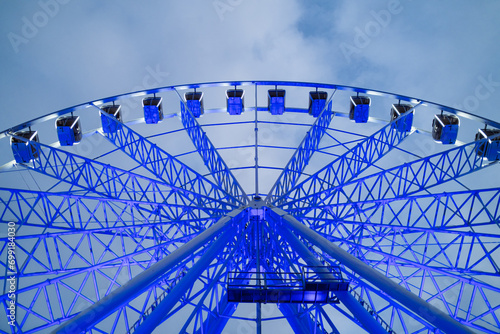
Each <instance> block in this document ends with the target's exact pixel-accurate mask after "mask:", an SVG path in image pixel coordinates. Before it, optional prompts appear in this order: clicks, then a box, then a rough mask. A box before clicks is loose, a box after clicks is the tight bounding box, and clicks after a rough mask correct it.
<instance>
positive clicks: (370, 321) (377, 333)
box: [280, 226, 387, 334]
mask: <svg viewBox="0 0 500 334" xmlns="http://www.w3.org/2000/svg"><path fill="white" fill-rule="evenodd" d="M280 232H281V234H282V235H283V237H284V238H285V239H286V241H288V243H289V244H290V246H292V249H293V250H294V251H296V252H297V253H298V254H299V255H300V257H301V258H302V259H303V260H304V261H306V263H307V264H308V265H310V266H316V267H322V266H323V263H321V261H320V260H318V258H317V257H316V256H314V254H312V253H311V251H310V250H309V249H307V247H306V246H305V245H304V243H302V242H301V241H300V240H299V239H298V238H297V237H296V236H295V235H294V234H293V233H292V232H290V231H289V230H288V229H287V228H286V227H285V226H280ZM325 271H326V269H325ZM318 274H319V273H318ZM328 276H331V277H328ZM324 277H325V278H334V277H333V275H332V274H331V273H330V272H325V273H324ZM335 295H336V296H337V297H338V298H339V300H340V301H341V302H342V304H344V306H345V307H347V309H348V310H349V311H350V312H351V313H352V314H353V315H354V316H355V317H356V319H358V321H359V322H360V323H361V325H363V328H364V329H365V330H366V331H368V332H369V333H373V334H387V332H386V331H385V330H384V328H383V327H382V325H380V323H379V322H378V321H377V320H375V318H373V316H372V315H371V314H370V313H368V311H367V310H366V309H365V308H364V307H363V306H361V304H360V303H358V301H357V300H356V299H355V298H354V297H353V296H352V295H351V294H350V293H349V292H347V291H336V292H335Z"/></svg>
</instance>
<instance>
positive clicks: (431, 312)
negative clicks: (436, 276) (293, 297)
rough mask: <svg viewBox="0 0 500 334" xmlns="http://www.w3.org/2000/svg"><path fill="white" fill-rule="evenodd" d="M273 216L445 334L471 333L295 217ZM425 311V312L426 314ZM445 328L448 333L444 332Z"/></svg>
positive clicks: (282, 214) (280, 211)
mask: <svg viewBox="0 0 500 334" xmlns="http://www.w3.org/2000/svg"><path fill="white" fill-rule="evenodd" d="M272 212H273V213H274V214H275V215H277V216H278V217H280V219H282V221H283V225H284V226H283V227H282V229H281V230H282V231H286V229H290V230H293V231H296V232H297V233H298V234H299V235H301V236H302V237H304V238H306V239H307V240H308V241H309V242H310V243H312V244H313V245H315V246H317V247H319V248H320V249H321V250H322V251H323V252H325V253H326V254H328V255H329V256H331V257H333V258H334V259H336V260H338V261H340V262H341V263H342V264H343V265H344V266H347V267H349V269H350V270H353V271H354V272H356V273H357V274H359V275H362V276H363V277H364V278H365V279H366V280H368V281H369V282H370V283H372V284H374V285H375V286H376V287H378V288H380V289H382V290H383V291H384V292H385V293H386V294H388V295H389V296H390V297H392V298H394V299H395V300H396V301H398V302H400V303H402V304H403V305H404V306H405V307H407V308H408V309H410V310H411V311H413V312H415V313H416V314H418V316H420V317H422V318H423V319H425V320H426V321H428V322H430V323H431V324H433V325H434V326H436V327H438V328H440V329H442V330H445V331H446V330H448V331H449V330H452V328H454V329H455V330H456V331H457V332H464V333H469V332H470V330H469V329H468V328H467V327H465V326H463V325H462V324H460V323H459V322H457V321H456V320H454V319H453V318H451V317H450V316H449V315H448V314H446V313H444V312H442V311H440V310H439V309H437V308H436V307H434V306H432V305H431V304H429V303H427V302H425V301H424V300H422V299H421V298H419V297H418V296H416V295H414V294H413V293H411V292H409V291H408V290H406V289H404V288H403V287H401V286H399V285H398V284H397V283H395V282H394V281H392V280H391V279H389V278H387V277H386V276H384V275H383V274H381V273H380V272H378V271H377V270H376V269H373V268H371V267H370V266H368V265H367V264H365V263H363V262H362V261H361V260H359V259H357V258H356V257H355V256H353V255H351V254H349V253H348V252H346V251H345V250H343V249H342V248H340V247H338V246H337V245H335V244H334V243H332V242H331V241H329V240H328V239H326V238H324V237H323V236H321V235H319V234H318V233H316V232H315V231H313V230H311V229H309V228H308V227H306V226H304V225H303V224H301V223H300V222H299V221H297V220H296V219H295V218H294V217H293V216H291V215H290V214H287V213H286V212H284V211H282V210H280V209H277V208H273V209H272ZM422 310H426V312H423V311H422ZM445 328H446V329H445Z"/></svg>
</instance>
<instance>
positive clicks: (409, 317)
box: [345, 271, 435, 334]
mask: <svg viewBox="0 0 500 334" xmlns="http://www.w3.org/2000/svg"><path fill="white" fill-rule="evenodd" d="M345 273H346V275H347V276H348V277H349V279H351V283H352V288H350V289H349V290H350V292H351V293H352V294H353V295H354V296H356V299H358V300H359V301H360V302H361V303H362V304H363V306H364V307H365V308H367V309H372V310H373V311H374V313H376V314H379V315H380V316H383V319H384V322H385V323H386V324H390V326H391V327H392V328H393V329H394V328H397V330H395V332H396V333H400V332H401V333H408V334H409V333H429V334H431V333H434V332H435V327H434V326H432V325H430V324H429V323H427V322H426V321H425V320H424V319H422V318H420V317H419V316H417V315H416V314H414V313H413V312H411V311H410V310H408V309H407V308H405V307H404V306H402V305H401V304H398V303H397V302H395V301H394V300H393V299H392V298H390V297H389V296H387V294H384V293H382V292H381V291H380V290H379V289H377V288H374V287H373V286H372V285H370V284H367V283H366V282H364V281H363V280H362V279H361V278H360V277H359V276H358V275H356V274H354V273H352V272H350V271H346V272H345Z"/></svg>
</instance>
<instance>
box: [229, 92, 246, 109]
mask: <svg viewBox="0 0 500 334" xmlns="http://www.w3.org/2000/svg"><path fill="white" fill-rule="evenodd" d="M226 101H227V104H226V106H227V112H228V113H229V115H241V113H242V112H243V110H244V108H245V91H244V90H243V89H228V90H227V91H226Z"/></svg>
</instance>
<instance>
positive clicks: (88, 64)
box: [0, 0, 500, 154]
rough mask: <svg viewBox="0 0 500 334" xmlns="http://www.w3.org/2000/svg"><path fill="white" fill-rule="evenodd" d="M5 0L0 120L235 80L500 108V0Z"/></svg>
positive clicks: (7, 123) (481, 110)
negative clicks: (157, 90) (322, 85)
mask: <svg viewBox="0 0 500 334" xmlns="http://www.w3.org/2000/svg"><path fill="white" fill-rule="evenodd" d="M0 6H1V7H0V8H1V13H2V14H1V17H2V19H1V20H0V36H2V37H1V40H0V59H1V62H0V73H1V74H0V78H1V80H0V91H1V92H2V93H1V94H2V98H1V99H0V131H3V130H5V129H7V128H9V127H12V126H14V125H17V124H19V123H22V122H24V121H27V120H30V119H33V118H36V117H39V116H42V115H45V114H48V113H50V112H52V111H55V110H59V109H63V108H66V107H69V106H73V105H76V104H80V103H83V102H86V101H90V100H95V99H99V98H103V97H107V96H112V95H117V94H121V93H126V92H129V91H135V90H141V89H145V88H153V87H158V86H169V85H175V84H183V83H195V82H207V81H226V80H296V81H309V82H323V83H332V84H343V85H351V86H360V87H364V88H373V89H378V90H383V91H389V92H393V93H398V94H402V95H409V96H413V97H417V98H422V99H425V100H430V101H433V102H437V103H441V104H445V105H450V106H453V107H459V108H462V109H464V110H467V111H470V112H474V113H477V114H479V115H481V116H484V117H488V118H492V119H494V120H496V121H500V112H499V109H498V106H497V102H498V101H500V66H499V63H500V61H499V59H500V58H499V55H500V44H499V43H498V41H499V40H500V19H499V14H498V13H500V2H499V1H494V0H491V1H486V0H480V1H474V2H473V1H464V0H458V1H452V0H446V1H411V0H384V1H368V0H362V1H333V0H332V1H326V0H325V1H316V0H314V1H306V0H276V1H263V0H206V1H201V0H196V1H184V2H181V1H142V2H139V1H131V0H122V1H105V2H104V1H95V0H92V1H78V0H40V1H22V2H21V1H7V0H0ZM471 140H472V138H471ZM3 142H6V141H5V140H4V141H3ZM5 149H6V146H5V145H4V146H1V147H0V152H2V153H5V152H6V151H5ZM7 153H8V154H10V152H7Z"/></svg>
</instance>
